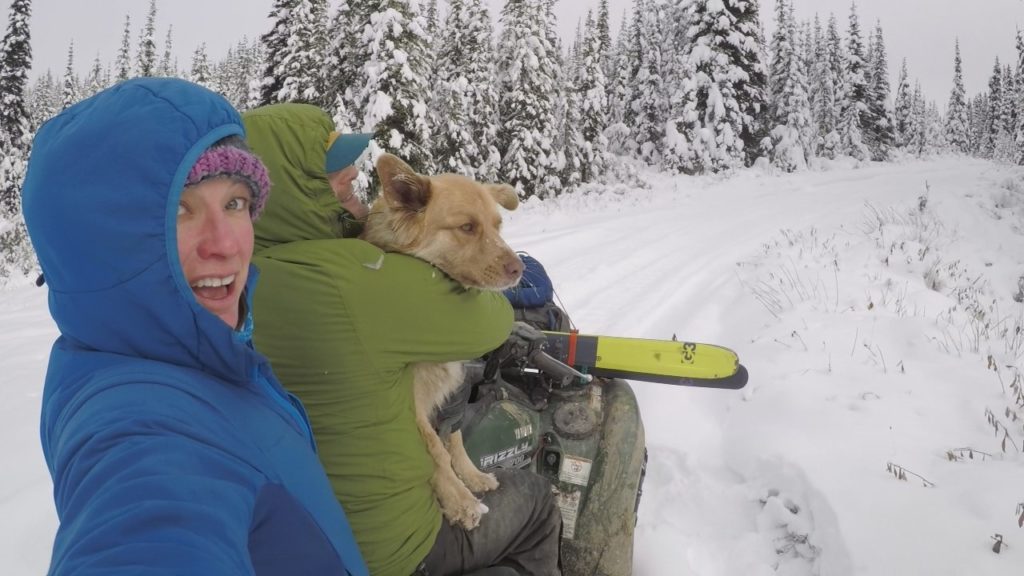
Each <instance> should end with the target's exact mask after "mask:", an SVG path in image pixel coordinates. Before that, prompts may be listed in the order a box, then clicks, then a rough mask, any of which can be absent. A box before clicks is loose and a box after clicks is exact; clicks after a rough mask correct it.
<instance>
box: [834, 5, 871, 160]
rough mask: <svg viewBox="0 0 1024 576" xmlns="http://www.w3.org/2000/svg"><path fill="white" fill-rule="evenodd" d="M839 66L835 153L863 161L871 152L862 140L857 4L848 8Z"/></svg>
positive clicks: (863, 88) (863, 93) (863, 89)
mask: <svg viewBox="0 0 1024 576" xmlns="http://www.w3.org/2000/svg"><path fill="white" fill-rule="evenodd" d="M846 41H847V42H846V52H845V61H844V68H843V91H842V93H841V96H840V98H839V127H838V133H839V153H841V154H845V155H847V156H852V157H854V158H856V159H858V160H867V159H868V158H870V157H871V152H870V150H869V149H868V147H867V143H866V142H865V132H866V129H867V127H868V125H869V122H868V120H867V117H868V102H867V90H868V87H867V78H866V76H865V69H866V63H865V61H864V44H863V41H862V40H861V36H860V22H859V21H858V19H857V5H856V4H854V5H852V6H851V7H850V19H849V29H848V31H847V39H846Z"/></svg>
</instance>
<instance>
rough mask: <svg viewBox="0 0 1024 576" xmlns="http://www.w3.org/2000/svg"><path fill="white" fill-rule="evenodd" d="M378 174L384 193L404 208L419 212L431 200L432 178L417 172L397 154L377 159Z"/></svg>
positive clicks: (385, 155)
mask: <svg viewBox="0 0 1024 576" xmlns="http://www.w3.org/2000/svg"><path fill="white" fill-rule="evenodd" d="M377 175H378V176H379V177H380V185H381V189H382V190H383V191H384V195H385V196H389V197H390V198H391V199H392V200H393V201H395V202H398V203H399V204H400V205H401V206H403V207H404V208H406V209H408V210H410V211H412V212H419V211H420V210H422V209H423V208H425V207H426V206H427V203H428V202H430V179H429V178H427V177H426V176H421V175H419V174H417V173H416V172H415V171H414V170H413V169H412V168H410V167H409V165H408V164H406V163H405V162H402V160H401V159H399V158H398V157H397V156H394V155H392V154H384V155H382V156H381V157H380V158H379V159H378V160H377Z"/></svg>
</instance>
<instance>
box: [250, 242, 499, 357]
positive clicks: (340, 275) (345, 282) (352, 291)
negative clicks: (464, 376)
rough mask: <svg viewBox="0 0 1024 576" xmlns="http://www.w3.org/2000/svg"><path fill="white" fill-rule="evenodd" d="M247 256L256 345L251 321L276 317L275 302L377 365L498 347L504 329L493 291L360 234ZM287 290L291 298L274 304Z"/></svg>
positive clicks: (312, 333) (313, 331)
mask: <svg viewBox="0 0 1024 576" xmlns="http://www.w3.org/2000/svg"><path fill="white" fill-rule="evenodd" d="M256 264H257V265H258V266H259V267H260V268H261V269H263V273H262V274H261V281H260V287H259V288H258V289H257V292H256V298H257V301H256V304H255V310H256V320H257V326H256V334H257V340H258V342H257V343H258V344H259V337H260V328H261V325H264V326H265V325H266V323H268V322H270V321H267V322H264V321H262V320H261V317H268V316H271V315H274V316H277V315H279V314H280V313H282V312H280V310H281V309H282V308H283V307H286V308H288V309H289V311H288V312H287V315H288V317H289V318H290V319H291V323H292V324H293V325H294V326H304V330H306V331H308V332H309V335H308V337H309V338H321V339H327V340H328V341H330V342H331V345H334V346H339V347H345V349H346V350H347V351H351V350H352V349H359V350H361V351H362V353H363V354H364V356H363V358H362V360H364V361H367V362H370V363H372V364H374V365H376V366H377V367H378V368H382V369H384V368H385V367H388V366H399V365H401V366H404V365H406V364H408V363H410V362H450V361H456V360H469V359H472V358H476V357H478V356H480V355H482V354H484V353H486V352H489V351H491V350H493V349H495V348H497V347H498V346H500V345H501V344H502V342H504V341H505V339H506V338H507V337H508V334H509V332H510V331H511V328H512V322H513V314H512V307H511V305H510V304H509V302H508V300H507V299H506V298H505V296H504V295H503V294H501V293H497V292H485V291H480V290H475V289H465V288H463V287H462V286H460V285H459V284H458V283H456V282H455V281H453V280H452V279H450V278H449V277H447V276H446V275H445V274H444V273H442V272H441V271H440V270H438V269H436V268H434V267H433V266H431V265H430V264H428V263H426V262H424V261H422V260H419V259H417V258H413V257H410V256H405V255H402V254H392V253H385V252H383V251H381V250H380V249H379V248H377V247H375V246H373V245H371V244H368V243H366V242H363V241H361V240H355V239H351V240H319V241H317V240H314V241H304V242H292V243H289V244H283V245H280V246H277V247H275V248H272V249H269V250H265V251H263V252H262V253H261V254H260V257H259V258H257V259H256ZM295 299H301V302H289V303H288V304H283V302H284V301H285V300H295ZM272 322H273V323H274V324H278V325H279V324H280V323H282V322H284V319H275V320H273V321H272ZM303 337H305V336H303ZM311 345H320V343H316V344H311ZM262 347H263V345H262V344H261V348H262ZM264 351H265V352H267V353H268V354H269V353H270V352H271V351H268V350H264ZM271 357H272V358H273V355H271Z"/></svg>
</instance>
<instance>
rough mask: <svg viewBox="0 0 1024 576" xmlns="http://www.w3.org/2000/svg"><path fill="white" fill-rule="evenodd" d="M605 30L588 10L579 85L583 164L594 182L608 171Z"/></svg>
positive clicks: (582, 174) (585, 175)
mask: <svg viewBox="0 0 1024 576" xmlns="http://www.w3.org/2000/svg"><path fill="white" fill-rule="evenodd" d="M601 35H602V32H601V30H600V28H599V27H597V25H596V24H595V23H594V22H593V21H592V20H591V18H590V13H589V12H588V13H587V21H586V25H585V26H584V28H583V46H582V47H581V49H580V62H579V64H580V67H579V76H578V79H577V82H576V89H577V92H578V95H579V99H580V123H579V126H580V136H582V142H581V153H582V158H581V166H580V177H581V178H582V181H583V182H594V181H596V180H597V179H598V178H600V177H601V175H602V174H604V172H605V168H606V164H607V159H606V158H605V156H606V154H607V151H608V140H607V138H605V136H604V130H605V128H607V127H608V97H607V88H606V85H607V79H606V78H605V75H604V68H605V67H604V64H603V51H604V40H602V39H601Z"/></svg>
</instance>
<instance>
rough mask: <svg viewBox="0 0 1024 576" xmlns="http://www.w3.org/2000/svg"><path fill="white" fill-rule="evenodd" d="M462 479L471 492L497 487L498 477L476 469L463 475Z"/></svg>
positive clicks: (486, 490) (485, 490)
mask: <svg viewBox="0 0 1024 576" xmlns="http://www.w3.org/2000/svg"><path fill="white" fill-rule="evenodd" d="M462 481H463V482H465V484H466V488H469V490H470V492H473V493H480V492H490V491H491V490H497V489H498V478H497V477H496V476H495V475H494V474H485V473H483V472H481V471H479V470H476V469H474V470H473V471H472V472H470V473H468V474H466V475H465V476H463V478H462Z"/></svg>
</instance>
